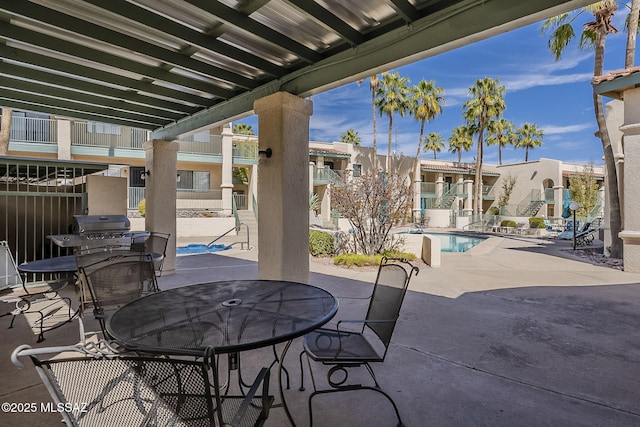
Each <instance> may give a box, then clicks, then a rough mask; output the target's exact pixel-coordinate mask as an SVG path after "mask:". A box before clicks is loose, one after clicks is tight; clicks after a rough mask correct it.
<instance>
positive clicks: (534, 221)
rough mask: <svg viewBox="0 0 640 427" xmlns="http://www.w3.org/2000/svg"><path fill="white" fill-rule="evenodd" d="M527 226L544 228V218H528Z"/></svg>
mask: <svg viewBox="0 0 640 427" xmlns="http://www.w3.org/2000/svg"><path fill="white" fill-rule="evenodd" d="M529 228H546V225H544V218H538V217H531V218H529Z"/></svg>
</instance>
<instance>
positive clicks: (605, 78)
mask: <svg viewBox="0 0 640 427" xmlns="http://www.w3.org/2000/svg"><path fill="white" fill-rule="evenodd" d="M638 71H640V65H636V66H634V67H629V68H625V69H624V70H615V71H610V72H608V73H607V74H605V75H604V76H595V77H593V78H592V79H591V84H594V85H598V84H600V83H602V82H608V81H611V80H615V79H617V78H618V77H626V76H630V75H631V74H633V73H636V72H638Z"/></svg>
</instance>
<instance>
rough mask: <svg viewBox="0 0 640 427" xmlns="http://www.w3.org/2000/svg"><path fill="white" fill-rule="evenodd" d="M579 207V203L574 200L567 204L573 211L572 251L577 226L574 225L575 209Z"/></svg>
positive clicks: (574, 244)
mask: <svg viewBox="0 0 640 427" xmlns="http://www.w3.org/2000/svg"><path fill="white" fill-rule="evenodd" d="M579 207H580V204H579V203H578V202H575V201H574V202H571V203H570V204H569V209H571V211H573V251H574V252H575V250H576V228H578V227H577V226H576V211H577V210H578V208H579Z"/></svg>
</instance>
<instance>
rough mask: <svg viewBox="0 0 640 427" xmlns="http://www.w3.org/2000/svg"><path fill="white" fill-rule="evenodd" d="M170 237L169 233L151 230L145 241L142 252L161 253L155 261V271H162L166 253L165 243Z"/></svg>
mask: <svg viewBox="0 0 640 427" xmlns="http://www.w3.org/2000/svg"><path fill="white" fill-rule="evenodd" d="M170 237H171V234H169V233H161V232H159V231H152V232H151V233H150V234H149V237H148V238H147V240H146V241H145V248H144V253H146V254H150V253H153V252H155V253H157V254H162V257H161V258H160V259H159V260H156V261H155V265H156V271H158V272H159V274H161V273H162V265H163V264H164V259H165V257H166V255H167V244H168V243H169V238H170Z"/></svg>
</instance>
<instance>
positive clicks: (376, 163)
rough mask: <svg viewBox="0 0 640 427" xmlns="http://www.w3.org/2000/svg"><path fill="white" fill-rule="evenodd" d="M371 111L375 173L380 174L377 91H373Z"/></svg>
mask: <svg viewBox="0 0 640 427" xmlns="http://www.w3.org/2000/svg"><path fill="white" fill-rule="evenodd" d="M371 109H372V110H373V173H374V174H375V175H377V174H378V139H377V138H378V137H377V135H378V129H377V128H378V126H377V125H378V123H377V119H376V91H375V90H373V89H372V90H371Z"/></svg>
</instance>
